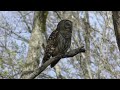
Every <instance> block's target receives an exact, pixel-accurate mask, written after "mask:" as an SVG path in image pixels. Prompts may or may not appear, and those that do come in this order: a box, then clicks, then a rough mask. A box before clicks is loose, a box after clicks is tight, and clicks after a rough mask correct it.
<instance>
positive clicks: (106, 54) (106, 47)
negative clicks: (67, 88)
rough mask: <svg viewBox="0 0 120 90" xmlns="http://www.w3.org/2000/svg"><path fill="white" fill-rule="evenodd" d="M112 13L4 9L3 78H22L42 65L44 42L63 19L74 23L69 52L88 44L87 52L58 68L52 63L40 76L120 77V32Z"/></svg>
mask: <svg viewBox="0 0 120 90" xmlns="http://www.w3.org/2000/svg"><path fill="white" fill-rule="evenodd" d="M112 14H113V12H112V11H0V78H1V79H19V78H21V75H23V76H24V74H25V73H23V72H24V71H28V73H29V74H30V73H32V72H33V71H34V70H35V69H36V68H38V67H40V66H41V61H42V58H43V55H44V50H43V47H42V45H43V43H44V44H45V45H46V40H47V38H48V37H49V35H50V34H51V32H52V31H54V30H55V29H56V27H57V24H58V22H60V20H61V19H69V20H71V21H72V22H73V32H72V42H71V47H70V49H69V51H70V50H72V49H75V48H78V47H81V46H84V47H85V49H86V52H85V53H79V54H77V55H76V56H74V57H70V58H64V59H61V60H60V62H59V63H58V64H57V65H56V66H55V67H54V68H50V66H48V67H47V68H46V69H45V70H44V71H43V72H41V73H40V74H39V75H38V76H37V77H36V79H117V78H120V52H119V47H118V45H119V44H118V43H119V41H118V42H117V40H116V37H117V36H119V35H117V32H116V33H115V30H114V24H115V23H114V24H113V19H114V18H113V17H112ZM114 15H116V13H115V14H114ZM116 17H117V16H116ZM116 20H118V21H119V18H117V19H116ZM119 23H120V22H118V24H117V25H119ZM115 29H117V28H115ZM119 34H120V31H119ZM36 48H37V49H36ZM30 71H31V72H30ZM25 77H26V76H25ZM25 77H24V78H25Z"/></svg>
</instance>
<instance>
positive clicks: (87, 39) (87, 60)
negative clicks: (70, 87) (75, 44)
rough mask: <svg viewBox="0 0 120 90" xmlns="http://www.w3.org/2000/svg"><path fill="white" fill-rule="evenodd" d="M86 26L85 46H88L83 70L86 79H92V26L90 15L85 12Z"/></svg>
mask: <svg viewBox="0 0 120 90" xmlns="http://www.w3.org/2000/svg"><path fill="white" fill-rule="evenodd" d="M83 22H84V25H85V44H86V53H85V58H83V61H82V63H81V64H82V67H83V68H82V69H83V74H84V77H85V79H92V74H91V70H90V24H89V14H88V12H87V11H86V12H85V19H84V21H83Z"/></svg>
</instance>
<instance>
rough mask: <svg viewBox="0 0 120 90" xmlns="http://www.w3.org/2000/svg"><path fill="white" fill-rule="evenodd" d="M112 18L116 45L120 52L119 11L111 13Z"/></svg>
mask: <svg viewBox="0 0 120 90" xmlns="http://www.w3.org/2000/svg"><path fill="white" fill-rule="evenodd" d="M112 18H113V26H114V31H115V36H116V40H117V45H118V48H119V51H120V11H112Z"/></svg>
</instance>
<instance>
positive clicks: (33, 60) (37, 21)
mask: <svg viewBox="0 0 120 90" xmlns="http://www.w3.org/2000/svg"><path fill="white" fill-rule="evenodd" d="M47 14H48V13H47V11H36V12H35V14H34V22H33V30H32V34H31V38H30V41H29V50H28V55H27V59H26V63H25V66H24V68H23V72H22V75H21V78H22V79H26V78H28V77H29V75H30V74H31V73H32V72H33V71H34V70H35V69H36V68H38V67H39V58H40V52H41V48H42V44H43V42H44V41H43V32H44V31H45V29H46V28H45V27H46V17H47Z"/></svg>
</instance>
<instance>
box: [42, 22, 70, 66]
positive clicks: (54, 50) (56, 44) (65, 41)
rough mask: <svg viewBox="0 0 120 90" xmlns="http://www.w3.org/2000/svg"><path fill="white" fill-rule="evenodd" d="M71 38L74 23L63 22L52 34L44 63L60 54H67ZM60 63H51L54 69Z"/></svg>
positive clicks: (48, 41)
mask: <svg viewBox="0 0 120 90" xmlns="http://www.w3.org/2000/svg"><path fill="white" fill-rule="evenodd" d="M71 37H72V22H71V21H70V20H61V21H60V22H59V23H58V25H57V29H56V30H55V31H53V32H52V33H51V35H50V37H49V38H48V40H47V46H46V48H45V54H44V57H43V61H42V63H45V62H46V61H47V60H49V59H50V57H51V56H52V57H54V56H56V55H58V54H65V53H66V52H67V50H68V49H69V48H70V45H71ZM58 61H59V60H58ZM58 61H55V62H53V63H51V67H54V66H55V65H56V64H57V63H58Z"/></svg>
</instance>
